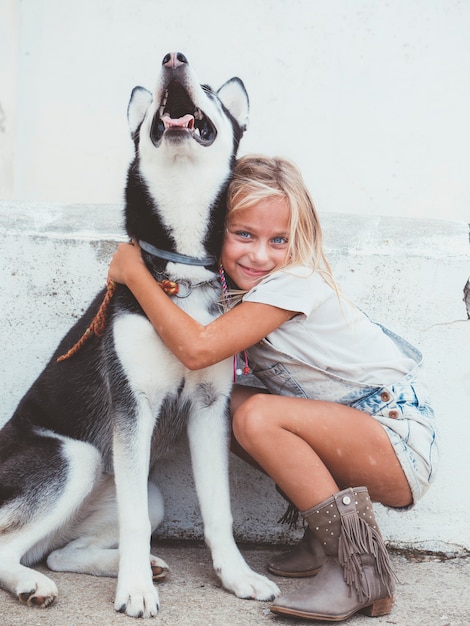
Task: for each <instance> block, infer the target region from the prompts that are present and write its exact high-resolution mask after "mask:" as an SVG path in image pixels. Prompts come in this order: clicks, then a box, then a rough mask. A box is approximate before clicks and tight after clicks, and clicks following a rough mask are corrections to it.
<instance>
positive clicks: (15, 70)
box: [0, 0, 470, 220]
mask: <svg viewBox="0 0 470 626" xmlns="http://www.w3.org/2000/svg"><path fill="white" fill-rule="evenodd" d="M469 32H470V3H469V2H466V1H461V0H393V2H384V1H380V0H375V1H374V0H335V1H334V2H327V1H325V0H236V1H235V0H230V1H228V0H204V3H203V5H201V6H199V5H197V3H196V4H195V3H194V2H193V1H192V0H191V1H190V0H180V1H179V2H177V3H174V2H163V1H159V0H138V2H135V1H134V0H119V1H117V0H80V2H75V1H73V0H65V1H64V0H23V1H22V2H20V1H19V0H1V2H0V79H1V83H0V84H1V90H0V195H1V197H3V198H4V199H17V200H30V201H44V202H50V201H59V202H98V203H100V202H119V201H120V200H121V195H122V187H123V178H124V175H125V169H126V165H127V163H128V160H129V157H130V150H131V144H130V141H129V138H128V133H127V125H126V107H127V102H128V98H129V94H130V91H131V89H132V88H133V87H134V86H135V85H136V84H142V85H144V86H147V87H149V88H152V87H153V84H154V81H155V78H156V75H157V73H158V70H159V66H160V62H161V59H162V57H163V55H164V54H165V53H166V52H168V51H170V50H181V51H183V52H184V53H185V54H186V55H187V56H188V58H189V60H190V62H191V63H192V64H193V66H194V67H195V68H196V70H197V72H198V74H199V76H200V79H201V81H202V82H208V83H210V84H212V85H213V86H214V87H218V86H219V85H220V84H221V83H222V82H224V81H225V80H226V79H227V78H229V77H231V76H233V75H239V76H240V77H241V78H242V79H243V80H244V82H245V84H246V86H247V89H248V92H249V95H250V98H251V105H252V108H251V127H250V130H249V132H248V134H247V136H246V139H245V140H244V143H243V147H242V151H262V152H268V153H278V154H283V155H286V156H289V157H291V158H293V159H294V160H296V161H297V162H298V163H299V165H300V166H301V168H302V169H303V171H304V173H305V177H306V179H307V181H308V182H309V185H310V188H311V191H312V193H313V196H314V198H315V200H316V202H317V204H318V207H319V209H320V211H322V212H330V211H331V212H340V213H356V214H357V213H359V214H374V215H401V216H412V217H433V218H451V219H459V220H468V218H469V217H470V210H469V205H470V185H469V176H468V172H469V170H470V148H469V146H470V124H469V123H468V111H469V110H470V80H469V75H470V67H469V58H470V36H469Z"/></svg>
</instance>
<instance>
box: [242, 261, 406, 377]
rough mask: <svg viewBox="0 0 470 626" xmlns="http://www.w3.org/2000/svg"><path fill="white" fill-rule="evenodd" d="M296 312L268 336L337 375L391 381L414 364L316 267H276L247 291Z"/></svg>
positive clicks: (287, 350) (281, 347)
mask: <svg viewBox="0 0 470 626" xmlns="http://www.w3.org/2000/svg"><path fill="white" fill-rule="evenodd" d="M243 301H245V302H258V303H262V304H270V305H272V306H276V307H279V308H281V309H285V310H288V311H296V312H298V313H299V315H296V316H295V317H293V318H292V319H290V320H289V321H287V322H286V323H284V324H283V325H282V326H280V327H279V328H277V329H276V330H275V331H274V332H272V333H271V334H270V335H268V337H267V338H266V339H268V341H269V342H270V343H271V344H272V345H273V346H274V347H275V348H277V349H278V350H280V351H282V352H284V353H286V354H288V355H290V356H291V357H293V358H295V359H299V361H301V362H303V363H308V364H311V365H313V366H314V367H317V368H319V369H321V370H325V371H329V372H331V373H332V374H335V375H336V376H340V377H341V378H345V379H348V380H354V381H357V382H359V383H365V384H371V385H376V384H379V385H380V384H384V383H385V384H389V383H393V382H395V381H396V380H397V379H398V378H400V377H401V376H402V375H404V374H407V373H408V372H410V371H411V370H412V369H413V368H414V367H415V365H416V363H415V361H413V360H412V359H411V358H409V357H407V356H406V355H405V354H403V352H402V351H401V350H400V348H399V347H398V345H397V344H396V343H395V342H394V341H393V340H392V339H391V338H390V337H388V336H387V335H386V334H385V333H384V332H383V330H382V328H381V327H380V326H378V325H377V324H375V323H374V322H372V321H371V320H370V319H369V318H368V317H367V316H366V315H365V314H364V313H363V312H362V311H360V310H359V309H358V308H357V307H356V306H355V305H354V304H352V303H351V302H350V301H349V300H348V299H347V298H344V297H342V298H341V299H339V298H338V295H337V294H336V292H335V291H334V289H332V288H331V287H330V286H329V285H328V284H327V283H326V282H325V280H324V279H323V277H322V276H321V274H319V273H318V272H312V270H311V269H310V268H307V267H300V266H299V267H292V268H288V269H286V270H281V271H278V272H274V273H273V274H271V275H270V276H268V277H267V278H265V279H264V280H263V281H261V282H260V283H259V284H258V285H256V287H253V288H252V289H251V290H250V291H249V292H248V293H246V294H245V295H244V296H243Z"/></svg>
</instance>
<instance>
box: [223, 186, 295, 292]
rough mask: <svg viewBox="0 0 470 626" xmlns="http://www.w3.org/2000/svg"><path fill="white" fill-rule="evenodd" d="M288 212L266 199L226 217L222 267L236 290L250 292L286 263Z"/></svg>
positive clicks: (284, 204) (283, 204)
mask: <svg viewBox="0 0 470 626" xmlns="http://www.w3.org/2000/svg"><path fill="white" fill-rule="evenodd" d="M289 218H290V211H289V207H288V205H287V202H286V201H285V200H284V199H279V198H267V199H265V200H260V201H259V202H257V203H256V204H254V205H253V206H251V207H248V208H246V209H237V210H236V211H233V212H232V213H230V214H229V216H228V218H227V227H226V232H225V239H224V245H223V248H222V258H221V261H222V265H223V267H224V269H225V271H226V273H227V274H228V275H229V276H230V278H231V279H232V280H233V281H234V283H235V284H236V285H237V287H238V288H239V289H242V290H244V291H245V290H249V289H251V288H252V287H254V286H255V285H256V284H257V283H258V282H259V281H260V280H261V279H262V278H264V277H265V276H267V275H268V274H269V273H271V272H272V271H274V270H275V269H277V268H278V267H280V266H281V265H282V264H283V263H284V262H285V260H286V255H287V247H288V234H289Z"/></svg>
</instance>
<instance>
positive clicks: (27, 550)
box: [0, 53, 279, 618]
mask: <svg viewBox="0 0 470 626" xmlns="http://www.w3.org/2000/svg"><path fill="white" fill-rule="evenodd" d="M248 108H249V105H248V97H247V94H246V91H245V88H244V85H243V83H242V81H241V80H240V79H238V78H232V79H231V80H229V81H227V82H226V83H225V84H224V85H223V86H222V87H221V88H220V89H219V90H218V91H217V92H214V91H213V90H212V89H211V88H210V87H209V86H207V85H200V84H199V83H198V81H197V79H196V77H195V75H194V73H193V71H192V69H191V67H190V66H189V64H188V61H187V59H186V57H185V56H184V55H183V54H181V53H170V54H167V55H166V56H165V57H164V59H163V62H162V69H161V75H160V78H159V80H158V84H157V87H156V89H155V92H154V94H153V95H152V94H151V93H150V92H148V91H147V90H145V89H143V88H142V87H136V88H135V89H134V90H133V92H132V95H131V99H130V103H129V108H128V119H129V125H130V131H131V135H132V138H133V141H134V144H135V157H134V159H133V161H132V163H131V165H130V167H129V172H128V177H127V186H126V205H125V223H126V230H127V234H128V235H129V237H131V238H133V239H136V240H138V241H140V243H141V247H142V250H143V257H144V260H145V263H146V264H147V266H148V267H149V269H150V271H151V272H152V274H153V276H154V277H155V280H156V281H158V282H159V283H160V284H161V285H162V286H163V284H164V281H169V282H170V283H171V284H172V285H174V286H175V285H176V289H175V290H177V291H178V293H177V294H176V296H172V297H174V299H175V301H176V302H177V303H178V304H179V306H180V307H181V308H182V309H184V310H185V311H188V312H189V313H190V314H191V315H192V316H193V317H195V318H197V319H198V320H199V321H200V322H201V323H208V322H209V321H210V320H211V319H212V318H213V317H214V316H215V315H217V313H218V306H217V305H218V300H219V297H220V285H219V282H218V276H217V258H218V255H219V252H220V247H221V243H222V237H223V228H224V226H223V225H224V217H225V204H226V188H227V184H228V181H229V178H230V174H231V169H232V166H233V163H234V160H235V155H236V152H237V148H238V144H239V141H240V139H241V137H242V135H243V132H244V130H245V128H246V124H247V117H248ZM103 298H104V291H103V292H101V293H99V294H98V295H97V297H96V299H95V300H94V302H93V303H92V304H91V305H90V307H89V309H88V310H87V311H86V312H85V314H84V315H83V317H82V318H81V319H80V320H79V321H78V322H77V324H76V325H75V326H74V327H73V328H72V329H71V330H70V331H69V333H68V334H67V335H66V336H65V338H64V339H63V340H62V342H61V343H60V345H59V346H58V348H57V350H56V352H55V354H54V355H53V357H52V359H51V360H50V362H49V363H48V365H47V366H46V368H45V369H44V371H43V372H42V373H41V374H40V376H39V377H38V379H37V380H36V382H35V383H34V384H33V386H32V387H31V389H29V391H28V392H27V393H26V395H25V396H24V397H23V399H22V400H21V401H20V403H19V405H18V407H17V409H16V411H15V413H14V414H13V416H12V417H11V419H10V420H9V421H8V422H7V423H6V424H5V426H4V427H3V428H2V430H1V431H0V586H1V587H3V588H4V589H6V590H7V591H9V592H11V593H13V594H15V595H16V596H17V597H18V598H19V600H20V601H21V602H23V603H24V604H27V605H30V606H38V607H45V606H48V605H49V604H51V603H52V602H53V601H54V600H55V598H56V597H57V593H58V592H57V587H56V585H55V584H54V582H53V581H52V580H51V579H50V578H48V577H46V576H44V575H43V574H41V573H39V572H37V571H35V570H33V569H31V568H30V565H32V564H34V563H35V562H37V561H39V560H41V559H43V558H45V557H46V558H47V565H48V567H49V568H50V569H52V570H55V571H72V572H83V573H89V574H95V575H102V576H117V578H118V580H117V588H116V596H115V604H114V606H115V609H116V610H117V611H120V612H124V613H127V615H129V616H133V617H146V618H147V617H153V616H155V615H156V614H157V612H158V609H159V598H158V592H157V589H156V588H155V585H154V583H153V580H152V572H153V573H154V577H158V576H159V575H162V574H164V573H165V571H166V570H167V565H166V563H164V562H163V561H162V560H161V559H158V558H157V557H155V556H153V555H151V554H150V537H151V533H152V532H153V531H154V530H155V528H156V527H157V526H158V524H159V523H160V522H161V520H162V517H163V503H162V498H161V495H160V492H159V490H158V489H157V487H156V486H155V485H154V484H153V483H152V481H151V476H152V468H153V467H154V466H155V463H156V460H157V459H158V458H160V457H161V456H162V454H163V453H164V452H165V451H166V450H167V449H168V448H169V447H171V446H172V444H173V443H174V442H175V440H176V439H177V438H178V436H179V435H180V434H181V432H182V431H183V430H184V429H186V430H187V433H188V438H189V444H190V450H191V459H192V466H193V472H194V478H195V484H196V490H197V494H198V498H199V503H200V508H201V514H202V519H203V523H204V534H205V539H206V542H207V544H208V546H209V548H210V550H211V554H212V559H213V564H214V568H215V571H216V572H217V574H218V576H219V577H220V580H221V582H222V585H223V586H224V587H225V588H227V589H228V590H231V591H233V593H235V594H236V595H237V596H238V597H241V598H256V599H258V600H271V599H272V598H273V597H274V596H275V595H277V594H278V593H279V590H278V588H277V586H276V585H275V584H274V583H273V582H271V581H270V580H269V579H267V578H266V577H264V576H261V575H259V574H256V573H255V572H253V571H252V570H251V569H250V568H249V567H248V565H247V564H246V562H245V560H244V559H243V557H242V556H241V554H240V552H239V550H238V548H237V547H236V545H235V542H234V539H233V535H232V517H231V511H230V500H229V486H228V445H227V444H228V419H227V415H228V408H227V404H228V398H229V395H230V387H231V371H230V370H231V364H230V362H229V361H224V362H223V363H220V364H217V365H215V366H212V367H208V368H206V369H204V370H200V371H189V370H187V369H186V368H185V367H184V366H183V365H182V364H181V362H180V361H178V359H176V358H175V357H174V356H173V355H172V354H171V353H170V352H169V350H168V349H167V348H166V347H165V345H164V344H163V343H162V342H161V340H160V339H159V337H158V335H157V333H156V332H155V331H154V329H153V328H152V326H151V324H150V323H149V321H148V320H147V318H146V317H145V315H144V314H143V312H142V310H141V308H140V306H139V305H138V303H137V302H136V300H135V299H134V297H133V296H132V294H131V293H130V292H129V290H128V289H127V288H126V287H124V286H122V285H117V286H116V290H115V293H114V295H113V296H112V297H111V298H110V302H109V307H108V321H107V324H106V325H105V326H104V331H103V333H102V334H100V333H98V334H93V333H92V332H91V333H90V332H88V334H87V335H86V336H89V337H90V338H89V339H88V341H86V342H85V343H83V345H82V347H81V348H80V349H78V350H77V351H76V353H75V351H74V350H73V348H72V346H74V345H75V344H76V342H77V340H79V339H80V338H81V337H82V336H83V335H84V333H86V331H87V329H88V328H90V323H91V321H92V320H94V319H96V313H97V311H98V309H99V305H100V303H101V302H102V301H103ZM98 335H100V336H98ZM79 345H81V344H79ZM71 348H72V353H73V354H72V356H70V355H69V354H67V353H68V351H69V350H70V349H71ZM64 354H65V356H66V357H69V358H62V359H60V357H62V355H64ZM58 360H59V362H58ZM149 477H150V478H149Z"/></svg>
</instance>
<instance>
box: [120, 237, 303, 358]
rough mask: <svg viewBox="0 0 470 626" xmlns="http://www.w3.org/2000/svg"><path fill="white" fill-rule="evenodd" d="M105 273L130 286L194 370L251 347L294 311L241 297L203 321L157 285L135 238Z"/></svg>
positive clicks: (162, 333)
mask: <svg viewBox="0 0 470 626" xmlns="http://www.w3.org/2000/svg"><path fill="white" fill-rule="evenodd" d="M108 278H109V279H110V280H114V281H116V282H119V283H123V284H125V285H126V286H127V287H128V288H129V289H130V290H131V291H132V293H133V294H134V296H135V298H136V299H137V301H138V302H139V304H140V306H141V307H142V308H143V310H144V312H145V314H146V315H147V317H148V318H149V320H150V322H151V324H152V325H153V327H154V328H155V330H156V331H157V333H158V334H159V335H160V337H161V338H162V340H163V341H164V342H165V344H166V345H167V346H168V348H169V349H170V350H171V351H172V352H173V354H174V355H175V356H176V357H177V358H178V359H179V360H180V361H181V362H182V363H183V365H185V366H186V367H187V368H189V369H192V370H197V369H201V368H203V367H207V366H209V365H213V364H214V363H218V362H219V361H222V360H223V359H226V358H227V357H230V356H232V355H233V354H236V353H237V352H241V351H242V350H245V349H246V348H249V347H250V346H252V345H253V344H255V343H257V342H258V341H260V340H261V339H263V338H264V337H266V335H268V334H269V333H270V332H272V331H273V330H274V329H276V328H278V327H279V326H281V325H282V324H283V323H284V322H286V321H287V320H288V319H290V318H291V317H292V316H293V315H295V312H292V311H286V310H285V309H279V308H277V307H273V306H270V305H268V304H258V303H255V302H242V303H240V304H238V305H237V306H235V307H234V308H233V309H231V310H230V311H228V312H227V313H224V314H223V315H221V316H220V317H218V318H217V319H215V320H214V321H212V322H210V323H209V324H207V326H204V325H203V324H200V323H199V322H198V321H197V320H195V319H194V318H192V317H191V316H190V315H188V314H187V313H185V312H184V311H182V310H181V309H180V308H179V307H178V306H177V305H176V304H175V303H174V302H173V301H172V300H170V298H169V297H168V296H167V295H166V294H165V293H164V292H163V291H162V290H161V289H160V287H159V286H158V284H157V282H156V281H155V279H154V278H153V276H152V275H151V274H150V272H149V271H148V269H147V267H146V266H145V264H144V262H143V259H142V256H141V253H140V248H139V247H138V246H136V245H133V244H120V245H119V246H118V249H117V251H116V253H115V254H114V256H113V259H112V261H111V265H110V267H109V274H108Z"/></svg>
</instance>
